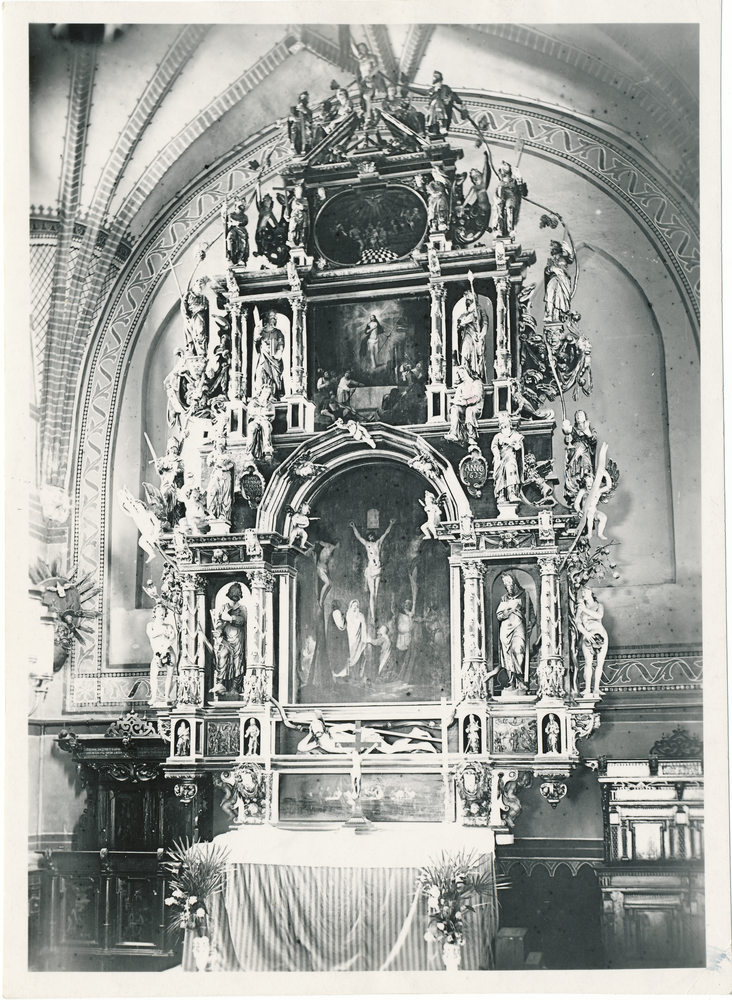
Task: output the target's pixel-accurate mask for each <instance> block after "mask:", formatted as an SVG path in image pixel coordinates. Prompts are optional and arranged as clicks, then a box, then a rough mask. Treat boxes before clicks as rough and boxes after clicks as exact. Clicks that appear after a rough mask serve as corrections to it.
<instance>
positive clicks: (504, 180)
mask: <svg viewBox="0 0 732 1000" xmlns="http://www.w3.org/2000/svg"><path fill="white" fill-rule="evenodd" d="M497 174H498V186H497V187H496V203H495V208H496V223H497V228H498V230H499V232H500V234H501V236H509V235H510V234H511V233H512V232H513V231H514V230H515V228H516V226H517V225H518V220H519V212H520V211H521V200H522V198H525V197H526V196H527V195H528V193H529V189H528V188H527V186H526V182H525V181H524V180H523V179H522V177H521V175H520V174H519V172H518V171H516V173H514V172H513V169H512V167H511V164H510V163H507V162H506V161H505V160H504V161H503V162H502V163H501V165H500V167H499V168H498V170H497Z"/></svg>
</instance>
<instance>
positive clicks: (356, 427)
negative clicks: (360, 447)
mask: <svg viewBox="0 0 732 1000" xmlns="http://www.w3.org/2000/svg"><path fill="white" fill-rule="evenodd" d="M333 427H335V428H337V429H338V430H343V431H346V432H347V433H348V434H350V435H351V437H352V438H353V440H354V441H361V442H363V444H367V445H368V446H369V448H375V447H376V442H375V441H374V439H373V438H372V436H371V435H370V434H369V432H368V431H367V430H366V428H365V427H364V426H363V424H358V423H356V421H355V420H347V421H346V422H345V423H344V422H343V420H341V418H340V417H338V418H337V419H336V420H334V421H333Z"/></svg>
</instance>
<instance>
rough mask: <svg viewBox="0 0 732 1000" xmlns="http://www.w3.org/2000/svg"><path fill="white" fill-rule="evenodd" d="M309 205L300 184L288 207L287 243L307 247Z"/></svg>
mask: <svg viewBox="0 0 732 1000" xmlns="http://www.w3.org/2000/svg"><path fill="white" fill-rule="evenodd" d="M309 212H310V210H309V207H308V202H307V198H306V197H305V194H304V192H303V189H302V187H301V186H300V185H298V186H297V187H296V188H295V189H294V191H293V193H292V200H291V201H290V207H289V209H288V213H287V216H288V226H287V245H288V247H305V246H306V245H307V241H308V230H309Z"/></svg>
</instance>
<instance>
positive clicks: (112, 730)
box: [104, 712, 161, 739]
mask: <svg viewBox="0 0 732 1000" xmlns="http://www.w3.org/2000/svg"><path fill="white" fill-rule="evenodd" d="M104 735H105V736H117V737H122V739H124V738H125V737H126V736H160V735H161V733H160V731H159V729H158V724H157V723H156V722H151V721H150V720H148V719H141V718H140V716H139V715H137V713H136V712H126V713H125V715H122V716H120V718H119V719H117V721H116V722H113V723H112V725H111V726H110V727H109V728H108V729H107V731H106V733H105V734H104Z"/></svg>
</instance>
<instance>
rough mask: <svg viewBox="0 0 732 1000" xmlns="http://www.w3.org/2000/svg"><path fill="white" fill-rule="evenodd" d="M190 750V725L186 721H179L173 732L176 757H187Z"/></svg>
mask: <svg viewBox="0 0 732 1000" xmlns="http://www.w3.org/2000/svg"><path fill="white" fill-rule="evenodd" d="M190 752H191V727H190V726H189V725H188V723H187V722H181V723H180V724H179V725H178V729H177V730H176V734H175V755H176V757H187V756H188V754H189V753H190Z"/></svg>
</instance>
